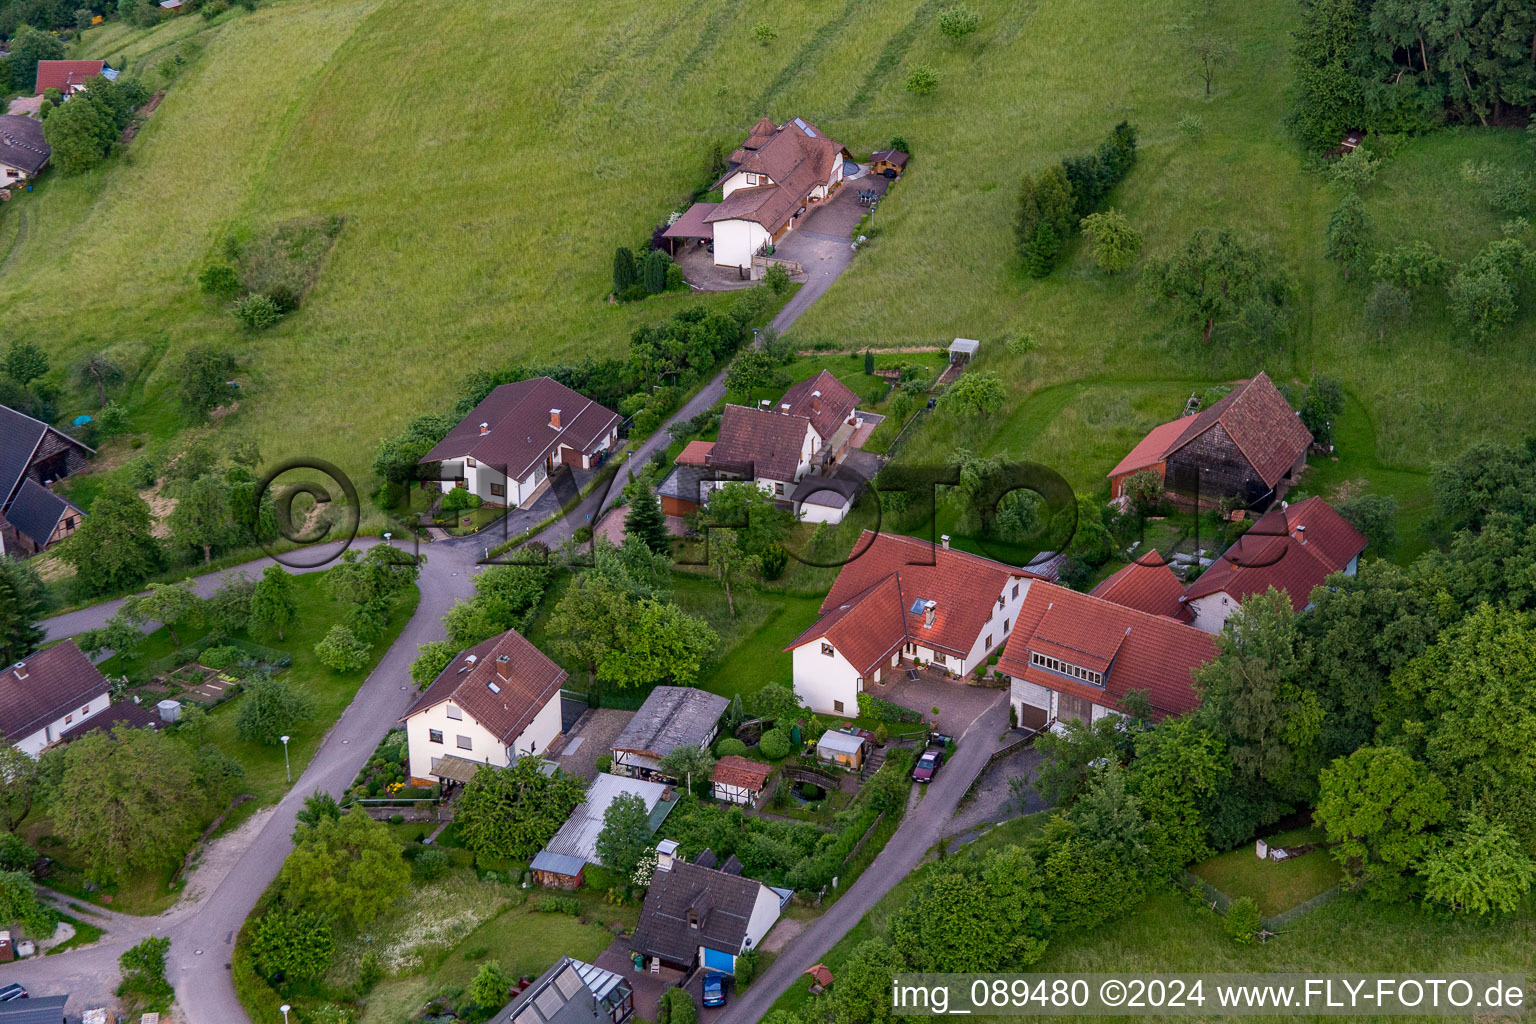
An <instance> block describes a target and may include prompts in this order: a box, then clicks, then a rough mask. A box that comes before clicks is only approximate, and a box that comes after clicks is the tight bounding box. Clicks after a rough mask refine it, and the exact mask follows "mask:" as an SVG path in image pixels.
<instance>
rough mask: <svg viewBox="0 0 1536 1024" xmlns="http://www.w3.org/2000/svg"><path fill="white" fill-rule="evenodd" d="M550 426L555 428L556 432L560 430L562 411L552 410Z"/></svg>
mask: <svg viewBox="0 0 1536 1024" xmlns="http://www.w3.org/2000/svg"><path fill="white" fill-rule="evenodd" d="M549 425H550V426H552V427H554V428H555V429H556V430H559V429H560V410H559V409H551V410H549Z"/></svg>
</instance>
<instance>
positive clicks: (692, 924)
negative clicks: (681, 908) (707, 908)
mask: <svg viewBox="0 0 1536 1024" xmlns="http://www.w3.org/2000/svg"><path fill="white" fill-rule="evenodd" d="M688 927H689V928H692V929H693V930H694V931H698V930H699V912H698V911H697V910H694V909H693V908H692V907H689V908H688Z"/></svg>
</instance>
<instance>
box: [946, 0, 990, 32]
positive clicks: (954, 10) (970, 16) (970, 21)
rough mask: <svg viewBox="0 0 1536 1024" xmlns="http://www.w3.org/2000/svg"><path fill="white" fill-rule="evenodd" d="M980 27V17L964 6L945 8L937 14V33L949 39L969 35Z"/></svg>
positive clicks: (973, 10)
mask: <svg viewBox="0 0 1536 1024" xmlns="http://www.w3.org/2000/svg"><path fill="white" fill-rule="evenodd" d="M980 27H981V15H979V14H977V13H976V10H975V9H974V8H971V7H967V6H966V5H965V4H956V5H955V6H953V7H946V8H944V9H943V10H942V11H940V12H939V31H940V32H942V33H944V34H945V35H946V36H948V37H949V38H951V39H960V38H962V37H964V36H968V35H970V34H971V33H972V32H975V31H976V30H977V29H978V28H980Z"/></svg>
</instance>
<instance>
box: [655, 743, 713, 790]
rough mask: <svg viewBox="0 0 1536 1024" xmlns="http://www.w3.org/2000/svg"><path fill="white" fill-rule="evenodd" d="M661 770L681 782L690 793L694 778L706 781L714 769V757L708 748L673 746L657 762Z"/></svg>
mask: <svg viewBox="0 0 1536 1024" xmlns="http://www.w3.org/2000/svg"><path fill="white" fill-rule="evenodd" d="M659 767H660V768H661V770H662V771H664V772H666V773H667V774H668V775H671V776H672V777H673V778H675V779H677V780H679V781H680V782H682V783H683V784H684V785H685V786H686V787H687V788H688V791H689V792H690V793H691V792H693V783H694V780H696V779H697V780H699V781H701V782H702V781H706V780H708V779H709V775H710V773H711V772H713V771H714V770H715V758H714V755H713V754H711V753H710V752H709V751H708V750H705V749H703V748H701V747H695V746H686V745H685V746H681V747H673V748H672V749H671V751H669V752H668V753H667V754H665V755H663V756H662V758H661V761H660V762H659Z"/></svg>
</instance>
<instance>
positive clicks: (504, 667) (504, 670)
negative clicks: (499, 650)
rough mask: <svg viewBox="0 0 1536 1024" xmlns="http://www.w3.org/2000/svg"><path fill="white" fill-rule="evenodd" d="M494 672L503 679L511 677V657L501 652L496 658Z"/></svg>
mask: <svg viewBox="0 0 1536 1024" xmlns="http://www.w3.org/2000/svg"><path fill="white" fill-rule="evenodd" d="M496 674H497V675H498V676H501V678H503V679H511V678H512V659H511V658H509V657H507V656H506V655H505V654H503V655H502V656H501V657H499V658H497V659H496Z"/></svg>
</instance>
